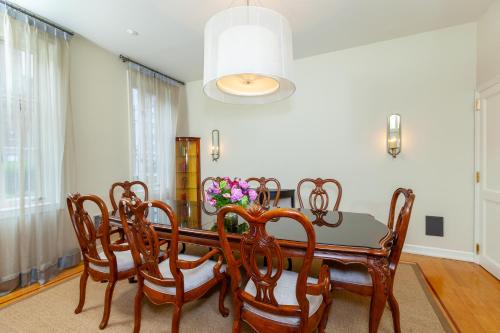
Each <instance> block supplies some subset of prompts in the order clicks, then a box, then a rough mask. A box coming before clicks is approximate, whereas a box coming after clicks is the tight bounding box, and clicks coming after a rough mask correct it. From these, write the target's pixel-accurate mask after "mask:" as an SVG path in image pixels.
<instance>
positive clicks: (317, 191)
mask: <svg viewBox="0 0 500 333" xmlns="http://www.w3.org/2000/svg"><path fill="white" fill-rule="evenodd" d="M304 183H313V184H314V188H313V189H312V190H311V193H309V207H310V208H311V209H313V210H327V209H328V205H329V204H330V197H329V195H328V192H327V191H326V189H325V188H324V187H323V186H324V185H325V184H328V183H330V184H334V185H335V186H336V187H337V199H336V200H335V204H334V205H333V210H338V209H339V205H340V200H341V199H342V186H341V185H340V183H339V181H338V180H336V179H322V178H316V179H312V178H304V179H302V180H301V181H300V182H299V183H298V184H297V196H298V197H299V204H300V208H304V203H303V202H302V195H301V192H300V191H301V189H302V186H303V185H304Z"/></svg>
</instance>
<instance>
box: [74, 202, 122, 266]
mask: <svg viewBox="0 0 500 333" xmlns="http://www.w3.org/2000/svg"><path fill="white" fill-rule="evenodd" d="M87 202H89V203H92V204H95V205H96V206H97V208H98V209H99V212H100V215H101V224H100V225H99V227H98V228H97V229H96V227H95V225H94V221H93V220H92V217H91V216H90V215H89V213H88V212H87V210H86V208H85V203H87ZM66 204H67V206H68V212H69V216H70V218H71V223H72V224H73V229H74V230H75V233H76V237H77V239H78V243H79V245H80V249H81V251H82V256H83V258H84V261H89V260H90V261H102V258H100V257H99V251H98V250H97V248H98V241H100V243H101V245H102V250H103V252H104V254H105V255H106V257H107V259H108V261H114V260H115V255H114V253H113V252H112V251H111V250H110V249H109V245H110V243H111V241H110V234H109V213H108V208H107V207H106V204H105V203H104V201H103V200H102V199H101V198H99V197H98V196H97V195H92V194H89V195H81V194H80V193H74V194H69V195H68V196H67V198H66Z"/></svg>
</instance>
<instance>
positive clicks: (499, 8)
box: [477, 0, 500, 85]
mask: <svg viewBox="0 0 500 333" xmlns="http://www.w3.org/2000/svg"><path fill="white" fill-rule="evenodd" d="M497 77H500V0H496V1H495V2H493V3H492V4H491V6H490V7H489V8H488V10H487V11H486V12H485V13H484V14H483V16H482V17H481V18H480V19H479V21H478V23H477V81H478V85H481V84H485V83H486V82H488V81H490V80H492V79H494V78H497Z"/></svg>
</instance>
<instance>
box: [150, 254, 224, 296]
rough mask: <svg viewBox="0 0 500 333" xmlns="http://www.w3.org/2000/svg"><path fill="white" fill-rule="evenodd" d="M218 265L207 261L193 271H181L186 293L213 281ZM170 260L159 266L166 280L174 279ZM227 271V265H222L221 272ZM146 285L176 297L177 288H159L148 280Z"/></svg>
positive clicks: (186, 257)
mask: <svg viewBox="0 0 500 333" xmlns="http://www.w3.org/2000/svg"><path fill="white" fill-rule="evenodd" d="M178 258H179V259H180V260H184V261H196V260H198V259H200V258H201V257H199V256H194V255H189V254H181V253H180V254H179V255H178ZM216 264H217V262H215V261H213V260H207V261H205V262H204V263H203V264H201V265H200V266H198V267H196V268H193V269H181V272H182V274H183V275H184V292H188V291H190V290H193V289H195V288H198V287H200V286H202V285H204V284H205V283H207V282H209V281H210V280H212V279H213V278H214V277H215V275H214V271H213V269H214V266H215V265H216ZM169 265H170V258H169V259H167V260H164V261H162V262H161V263H160V264H159V265H158V266H159V268H160V273H161V275H162V276H163V277H164V278H167V279H168V278H170V279H171V278H173V276H172V273H171V272H170V266H169ZM225 269H226V266H225V265H222V267H221V268H220V271H221V272H224V271H225ZM144 285H145V286H147V287H149V288H151V289H153V290H156V291H158V292H160V293H163V294H168V295H175V287H163V286H159V285H157V284H155V283H152V282H150V281H148V280H144Z"/></svg>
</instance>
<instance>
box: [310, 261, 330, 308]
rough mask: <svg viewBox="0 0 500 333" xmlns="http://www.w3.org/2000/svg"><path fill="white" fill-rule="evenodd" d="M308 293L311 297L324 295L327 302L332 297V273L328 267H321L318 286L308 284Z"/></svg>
mask: <svg viewBox="0 0 500 333" xmlns="http://www.w3.org/2000/svg"><path fill="white" fill-rule="evenodd" d="M306 293H307V294H309V295H323V298H324V299H325V300H328V299H329V297H330V271H329V268H328V266H327V265H323V266H321V269H320V271H319V276H318V283H317V284H307V289H306Z"/></svg>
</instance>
